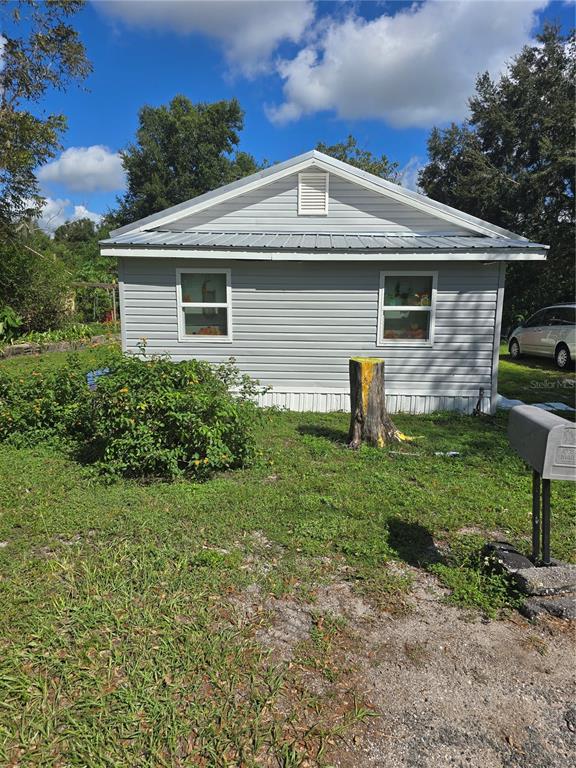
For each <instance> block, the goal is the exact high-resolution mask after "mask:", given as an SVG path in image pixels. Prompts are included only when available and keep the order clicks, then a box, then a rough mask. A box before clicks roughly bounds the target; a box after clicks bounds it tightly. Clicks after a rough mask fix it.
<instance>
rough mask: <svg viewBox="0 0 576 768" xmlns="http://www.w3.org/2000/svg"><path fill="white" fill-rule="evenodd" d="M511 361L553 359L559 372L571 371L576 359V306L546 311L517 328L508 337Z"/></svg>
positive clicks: (535, 315)
mask: <svg viewBox="0 0 576 768" xmlns="http://www.w3.org/2000/svg"><path fill="white" fill-rule="evenodd" d="M508 351H509V352H510V357H512V358H518V357H520V356H521V355H539V356H541V357H551V358H554V360H555V361H556V365H557V366H558V368H562V369H564V368H569V367H570V365H571V362H572V360H574V359H575V358H576V304H555V305H554V306H552V307H544V309H540V310H539V311H538V312H536V313H535V314H533V315H532V317H530V318H528V320H526V322H525V323H522V325H519V326H518V327H517V328H514V330H513V331H512V333H511V334H510V335H509V337H508Z"/></svg>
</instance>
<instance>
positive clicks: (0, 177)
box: [0, 0, 91, 236]
mask: <svg viewBox="0 0 576 768" xmlns="http://www.w3.org/2000/svg"><path fill="white" fill-rule="evenodd" d="M83 5H84V0H50V1H49V2H42V1H41V0H18V2H16V0H0V8H1V9H2V30H1V33H0V52H1V60H2V66H1V67H0V235H4V236H5V235H6V234H7V233H8V232H11V231H12V230H11V229H10V227H11V225H12V224H13V223H14V222H15V221H17V220H18V219H21V218H22V217H29V216H30V215H33V214H34V213H38V212H39V210H40V208H41V204H42V198H41V196H40V193H39V188H38V182H37V180H36V176H35V169H36V168H37V167H38V166H39V165H42V164H44V163H46V162H47V161H48V160H50V159H51V158H52V157H54V155H55V153H56V151H57V150H58V149H59V148H60V136H61V134H62V132H63V131H64V129H65V127H66V118H65V117H64V115H62V114H48V115H43V114H41V113H40V112H39V110H37V109H36V110H34V111H33V106H34V105H35V104H37V103H38V102H39V101H40V100H41V99H42V97H43V96H44V94H45V93H46V91H47V90H48V89H50V88H55V89H57V90H64V89H65V88H66V86H67V85H68V83H69V82H70V81H72V80H81V79H83V78H84V77H86V76H87V75H88V74H89V72H90V70H91V67H90V64H89V62H88V60H87V59H86V55H85V51H84V46H83V45H82V43H81V41H80V40H79V38H78V35H77V33H76V31H75V30H74V29H73V28H72V27H71V26H70V24H69V23H68V21H69V19H70V17H72V16H73V15H74V14H75V13H77V12H78V11H79V10H80V9H81V8H82V6H83Z"/></svg>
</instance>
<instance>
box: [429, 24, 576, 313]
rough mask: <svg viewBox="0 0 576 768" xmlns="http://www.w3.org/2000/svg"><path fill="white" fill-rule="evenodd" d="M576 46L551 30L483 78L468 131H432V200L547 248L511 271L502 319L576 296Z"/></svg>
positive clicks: (455, 127) (465, 128) (458, 127)
mask: <svg viewBox="0 0 576 768" xmlns="http://www.w3.org/2000/svg"><path fill="white" fill-rule="evenodd" d="M575 53H576V43H575V37H574V34H571V35H569V36H567V37H564V36H562V35H561V34H560V32H559V30H558V29H557V28H556V27H554V26H547V27H546V28H545V29H544V31H543V32H542V34H541V35H540V36H539V37H538V43H537V44H535V45H533V46H526V47H525V48H524V49H523V50H522V52H521V53H520V54H519V55H518V56H517V57H516V58H515V59H514V60H513V61H512V62H511V64H510V66H509V69H508V71H507V72H506V73H505V74H504V75H503V76H502V77H501V78H500V79H499V80H498V81H493V80H492V79H491V78H490V76H489V75H488V74H483V75H481V76H480V77H479V78H478V80H477V83H476V93H475V95H474V96H473V97H472V98H471V99H470V117H469V119H468V120H467V121H466V122H465V123H464V124H463V125H454V124H452V125H451V126H450V127H449V128H446V129H444V130H439V129H437V128H435V129H434V130H433V131H432V133H431V135H430V138H429V141H428V153H429V157H430V162H429V164H428V165H427V166H426V168H425V169H424V170H423V171H422V172H421V174H420V178H419V184H420V186H421V187H422V189H423V190H424V191H425V192H426V194H428V195H429V196H430V197H432V198H434V199H436V200H440V201H441V202H443V203H447V204H448V205H452V206H454V207H456V208H460V209H461V210H464V211H466V212H468V213H471V214H473V215H475V216H479V217H481V218H483V219H486V220H488V221H491V222H493V223H494V224H498V225H500V226H502V227H505V228H506V229H509V230H511V231H513V232H517V233H518V234H520V235H523V236H525V237H528V238H530V239H531V240H534V241H536V242H541V243H544V244H547V245H550V252H549V256H548V262H547V264H546V265H543V264H541V263H534V264H530V263H519V264H513V265H511V266H510V267H509V270H508V279H507V288H506V304H505V321H507V322H510V321H511V320H512V319H513V318H514V317H515V316H516V315H526V314H529V313H531V312H532V311H534V310H535V309H537V308H538V307H539V306H541V305H544V304H548V303H552V302H559V301H573V299H574V277H575V276H574V184H575V178H574V177H575V164H574V160H575V157H574V143H575V129H574V100H575V96H576V90H575V88H576V85H575V84H576V56H575Z"/></svg>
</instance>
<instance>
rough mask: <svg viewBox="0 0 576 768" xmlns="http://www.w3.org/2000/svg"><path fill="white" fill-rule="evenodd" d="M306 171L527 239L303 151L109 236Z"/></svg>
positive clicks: (487, 232) (463, 223) (494, 233)
mask: <svg viewBox="0 0 576 768" xmlns="http://www.w3.org/2000/svg"><path fill="white" fill-rule="evenodd" d="M308 168H315V169H319V170H323V171H326V172H328V173H333V174H335V175H337V176H340V177H342V178H344V179H347V180H348V181H351V182H353V183H356V184H358V185H360V186H362V187H365V188H367V189H370V190H372V191H375V192H377V193H380V194H382V195H384V196H387V197H391V198H393V199H395V200H397V201H398V202H401V203H404V204H405V205H408V206H411V207H413V208H416V209H418V210H420V211H424V212H425V213H429V214H432V215H433V216H436V217H437V218H440V219H443V220H445V221H446V222H447V223H451V224H456V225H458V226H460V227H464V228H466V229H468V230H469V231H470V232H472V233H474V234H479V235H484V236H488V237H504V238H511V239H514V240H522V241H525V240H526V238H524V237H522V236H521V235H517V234H515V233H513V232H510V231H508V230H506V229H503V228H502V227H497V226H496V225H495V224H490V223H489V222H487V221H483V220H482V219H479V218H477V217H476V216H471V215H470V214H468V213H464V212H463V211H459V210H458V209H456V208H452V207H451V206H449V205H445V204H444V203H439V202H437V201H436V200H432V199H431V198H429V197H426V195H422V194H420V193H419V192H413V191H412V190H409V189H406V188H405V187H401V186H399V185H398V184H393V183H392V182H391V181H386V180H385V179H382V178H380V177H379V176H375V175H374V174H372V173H367V172H366V171H362V170H360V169H359V168H356V167H355V166H353V165H350V164H349V163H343V162H342V161H341V160H336V159H335V158H333V157H330V156H329V155H325V154H324V153H323V152H318V151H317V150H315V149H313V150H311V151H310V152H305V153H304V154H302V155H297V156H296V157H292V158H291V159H290V160H285V161H284V162H282V163H277V164H276V165H273V166H270V168H265V169H264V170H262V171H258V172H257V173H253V174H251V175H250V176H246V177H245V178H243V179H239V180H238V181H233V182H232V183H231V184H226V185H225V186H223V187H219V188H218V189H214V190H212V191H210V192H206V193H205V194H203V195H198V197H194V198H192V200H186V201H185V202H183V203H179V204H178V205H173V206H172V207H170V208H166V209H165V210H164V211H160V212H159V213H154V214H152V215H151V216H146V217H144V218H142V219H139V220H138V221H135V222H133V223H132V224H127V225H126V226H123V227H119V228H118V229H115V230H113V231H112V232H111V233H110V235H111V236H112V237H116V236H118V235H124V234H127V233H129V232H131V233H137V232H143V231H146V230H148V229H150V228H157V227H169V225H170V223H171V222H172V221H175V220H176V219H179V218H181V217H182V216H187V215H190V214H192V213H196V212H198V211H201V210H204V209H206V208H210V207H211V206H213V205H216V204H218V203H221V202H223V201H224V200H230V199H232V198H235V197H238V196H239V195H242V194H243V193H245V192H248V191H251V190H255V189H259V188H260V187H264V186H266V185H268V184H271V183H272V182H274V181H276V180H278V179H281V178H283V177H284V176H288V175H291V174H294V173H298V172H300V171H303V170H305V169H308Z"/></svg>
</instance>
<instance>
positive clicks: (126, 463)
mask: <svg viewBox="0 0 576 768" xmlns="http://www.w3.org/2000/svg"><path fill="white" fill-rule="evenodd" d="M102 368H108V369H109V372H108V373H107V374H106V375H102V376H100V377H99V378H98V379H97V385H96V388H95V389H94V390H92V391H91V390H90V389H89V388H88V385H87V382H86V373H87V371H86V370H85V368H83V367H82V366H81V365H80V364H79V362H78V358H77V357H74V356H70V359H69V362H68V364H67V365H66V366H65V367H64V368H62V369H59V370H57V371H54V372H50V373H48V374H44V375H33V376H32V377H30V378H28V379H14V378H12V377H10V376H6V375H0V439H3V440H10V441H11V442H16V443H19V442H22V441H27V442H34V441H36V440H39V439H46V438H47V437H54V436H56V437H61V438H65V439H67V440H71V441H73V443H74V445H75V447H76V450H77V454H78V456H79V457H80V458H81V459H82V460H83V461H85V462H88V463H91V464H94V465H96V467H97V468H98V469H99V471H101V472H102V473H103V474H108V475H123V476H126V477H135V478H141V477H147V478H165V479H174V478H177V477H184V476H192V477H195V478H204V477H207V476H208V475H209V474H210V473H212V472H214V471H216V470H224V469H229V468H236V467H242V466H246V465H248V464H249V463H250V462H251V461H252V460H253V459H254V457H255V455H256V450H255V440H254V427H255V425H256V424H257V421H258V415H259V413H260V411H259V409H258V408H257V407H256V406H255V405H254V403H253V402H252V400H251V398H252V396H253V395H254V394H255V392H256V390H257V387H256V385H255V382H253V381H252V380H251V379H248V378H247V377H243V376H240V375H239V374H238V371H237V370H236V368H235V367H234V366H233V365H232V364H227V365H224V366H219V367H212V366H210V365H209V364H208V363H204V362H200V361H197V360H191V361H187V362H181V363H174V362H171V361H170V360H168V359H165V358H160V357H152V358H147V359H146V358H145V359H140V358H138V357H132V356H121V355H120V354H119V353H114V352H113V351H111V352H110V357H109V359H105V362H104V363H103V364H102ZM231 388H235V389H236V390H237V391H236V392H235V393H234V394H231V392H230V389H231Z"/></svg>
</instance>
